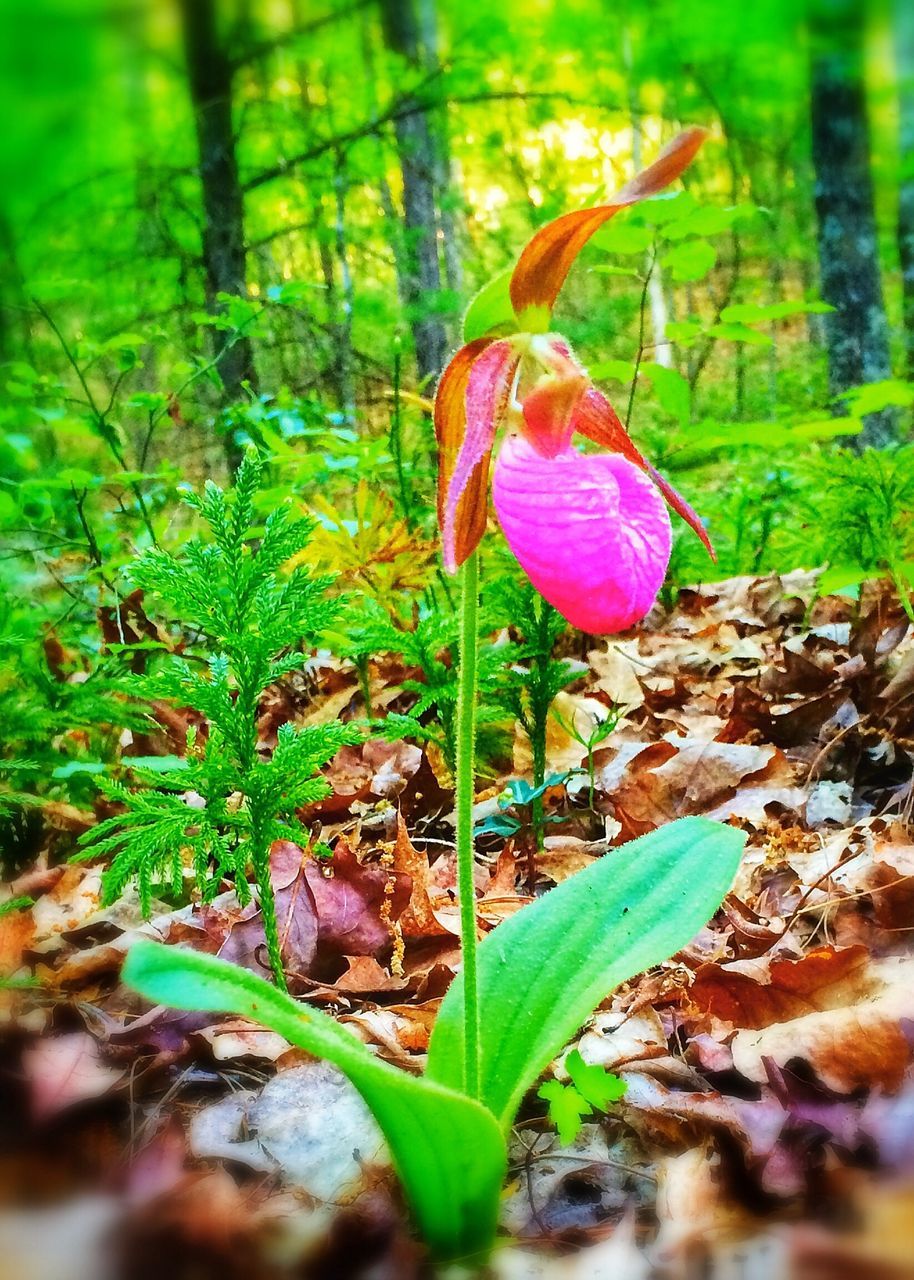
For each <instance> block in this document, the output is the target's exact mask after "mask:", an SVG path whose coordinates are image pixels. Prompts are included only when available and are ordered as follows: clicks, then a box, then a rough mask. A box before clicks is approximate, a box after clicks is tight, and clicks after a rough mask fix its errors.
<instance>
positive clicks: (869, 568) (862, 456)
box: [813, 445, 914, 621]
mask: <svg viewBox="0 0 914 1280" xmlns="http://www.w3.org/2000/svg"><path fill="white" fill-rule="evenodd" d="M813 483H814V484H815V487H816V492H817V495H818V502H817V512H816V523H815V536H816V539H817V542H818V544H819V545H820V546H821V548H822V550H823V553H824V554H823V559H827V560H828V562H829V565H830V568H829V572H828V575H827V577H826V580H825V582H824V584H823V583H820V587H819V589H820V591H827V590H829V589H835V588H838V587H842V586H848V585H852V584H854V583H855V582H859V581H861V580H862V579H863V578H865V577H870V576H872V575H873V574H880V573H887V574H889V576H890V577H891V578H892V581H893V582H894V583H895V587H896V589H897V591H898V595H899V599H900V600H901V602H902V604H903V605H904V607H905V609H906V610H907V612H908V615H909V617H911V619H912V621H914V606H912V604H911V587H910V583H911V580H912V578H914V445H905V446H902V447H899V448H896V449H865V450H864V451H863V452H862V453H851V452H850V450H848V449H836V450H835V451H834V452H833V453H831V454H826V455H823V456H822V457H821V458H820V459H819V460H818V462H817V464H816V466H815V468H814V469H813Z"/></svg>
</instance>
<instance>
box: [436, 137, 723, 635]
mask: <svg viewBox="0 0 914 1280" xmlns="http://www.w3.org/2000/svg"><path fill="white" fill-rule="evenodd" d="M705 136H706V134H705V131H704V130H703V129H687V130H686V131H685V132H684V133H681V134H679V136H678V137H677V138H675V139H674V140H673V142H671V143H670V144H669V146H667V147H666V148H665V149H664V150H663V151H662V152H661V153H660V155H659V156H658V157H657V159H656V160H655V161H654V163H653V164H652V165H651V166H650V167H649V168H647V169H645V170H644V171H643V172H642V173H640V174H638V175H637V176H636V177H635V178H634V179H633V180H632V181H631V182H630V183H628V184H627V185H626V186H625V187H623V189H622V191H620V192H619V194H618V195H617V196H615V197H613V199H612V200H611V201H610V203H609V204H606V205H601V206H599V207H597V208H593V209H582V210H579V211H578V212H576V213H568V214H565V215H563V216H562V217H560V218H556V219H555V221H553V222H550V223H548V224H547V225H546V226H545V227H541V228H540V230H539V231H538V232H537V233H536V234H535V235H534V237H533V239H532V240H531V241H530V242H529V244H528V245H527V246H526V248H525V249H524V251H523V253H522V254H521V256H520V258H519V259H518V262H517V265H516V266H515V268H514V270H513V272H512V274H511V278H510V285H509V293H510V305H511V310H512V312H513V317H514V321H515V322H516V325H517V331H516V332H514V333H512V334H511V335H510V336H508V337H496V336H493V335H491V334H490V333H487V334H485V335H483V336H479V337H473V338H472V340H471V341H469V342H467V343H466V345H465V346H463V347H461V349H460V350H459V351H458V352H457V354H456V355H455V356H454V357H453V359H452V360H451V362H450V364H449V365H448V367H447V368H446V369H445V371H444V373H443V375H442V377H441V381H440V383H439V385H438V392H437V395H436V398H435V434H436V437H437V441H438V519H439V524H440V527H441V535H442V541H443V546H444V562H445V567H446V568H447V569H448V571H449V572H451V573H453V572H455V571H456V570H457V568H458V567H459V566H460V565H461V564H462V563H463V562H464V561H465V560H466V559H467V557H468V556H469V555H470V554H471V553H472V552H473V551H474V550H475V549H476V547H477V546H478V544H479V541H480V539H481V538H482V535H483V533H484V532H485V526H486V513H487V494H488V485H489V469H490V463H491V458H492V451H493V448H494V446H495V439H496V435H497V433H498V432H499V430H500V429H501V428H502V427H506V428H507V429H508V432H509V434H508V436H507V438H506V439H505V440H504V442H503V443H502V445H501V447H500V450H499V454H498V458H497V460H496V464H495V471H494V476H493V485H492V489H493V498H494V502H495V510H496V512H497V514H498V518H499V521H500V523H501V526H502V529H503V531H504V534H505V537H506V539H507V541H508V544H509V546H510V547H511V550H512V551H513V552H514V554H515V555H516V557H517V559H518V561H519V562H520V564H521V566H522V567H523V569H524V570H525V572H526V573H527V575H528V577H529V578H530V580H531V582H532V583H533V585H534V586H535V587H536V588H537V590H538V591H540V593H541V594H542V595H543V596H544V597H545V598H546V599H547V600H548V601H549V602H550V603H551V604H553V605H554V606H555V607H556V608H557V609H558V610H559V612H560V613H562V614H563V615H564V616H565V617H566V618H567V619H568V620H569V622H571V623H572V624H573V625H574V626H576V627H579V628H580V629H581V630H584V631H590V632H594V633H600V632H613V631H621V630H624V629H625V628H626V627H629V626H631V625H632V623H634V622H636V621H638V619H639V618H642V617H643V616H644V615H645V614H646V613H647V612H648V610H649V609H650V608H651V605H652V604H653V602H654V600H655V598H656V596H657V592H658V591H659V589H660V586H661V584H662V582H663V577H664V574H665V573H666V568H667V564H668V562H669V556H670V544H671V530H670V521H669V515H668V512H667V506H666V504H669V506H671V507H672V508H673V510H674V511H676V512H677V513H678V514H679V515H681V516H682V518H683V519H684V520H685V521H686V522H687V523H688V524H689V525H690V526H691V527H692V528H693V529H694V530H695V532H696V533H697V534H698V536H699V537H700V538H701V540H702V542H703V543H704V544H705V546H706V547H707V548H708V551H709V552H710V553H711V555H712V556H713V554H714V553H713V550H712V548H711V543H710V541H709V539H708V536H707V534H706V532H705V530H704V527H703V526H702V523H701V521H700V520H699V518H698V516H697V515H696V514H695V512H694V511H693V510H692V508H691V507H690V506H689V504H688V503H687V502H686V501H685V499H684V498H682V497H681V496H680V495H679V494H678V493H677V492H676V491H675V489H673V488H672V487H671V486H670V485H669V484H668V483H667V482H666V481H665V480H664V479H663V478H662V476H660V475H659V474H658V473H657V472H656V471H655V470H654V468H653V467H652V466H651V465H650V464H649V463H648V462H647V461H646V459H645V458H643V457H642V455H641V454H640V453H639V451H638V450H637V448H636V447H635V444H634V442H633V441H632V440H631V438H630V436H629V435H628V432H627V431H626V430H625V428H624V427H623V425H622V423H621V422H620V421H619V419H618V417H617V416H616V413H615V411H614V410H613V408H612V406H611V405H610V403H609V401H608V400H607V399H606V397H605V396H604V395H603V394H602V393H601V392H600V391H598V390H597V388H596V387H595V386H594V385H593V383H592V382H591V380H590V378H589V377H588V375H587V373H586V371H585V370H584V369H583V367H582V366H581V365H580V364H579V363H578V361H577V360H576V358H575V356H574V354H573V352H572V351H571V348H570V347H569V345H568V343H567V342H566V340H565V339H564V338H563V337H562V336H561V335H560V334H557V333H552V332H549V327H550V322H551V316H552V307H553V305H554V303H555V300H556V298H557V297H558V294H559V291H560V289H561V287H562V285H563V283H564V281H565V277H566V276H567V274H568V271H569V269H570V267H571V265H572V263H573V262H574V259H575V258H576V257H577V255H578V253H579V252H580V250H581V249H582V248H583V246H584V245H585V244H586V242H587V241H588V240H589V239H590V237H591V236H592V235H593V233H594V232H595V231H597V230H598V229H599V228H600V227H601V226H602V225H603V223H605V222H606V221H607V220H608V219H609V218H611V217H612V216H613V215H614V214H615V213H617V212H618V211H619V209H622V208H625V207H626V206H627V205H630V204H635V203H637V201H639V200H642V199H644V197H645V196H649V195H653V194H655V193H656V192H658V191H660V190H662V189H663V187H665V186H667V185H668V184H669V183H670V182H672V181H673V180H674V179H675V178H677V177H678V176H679V174H681V173H682V171H683V170H684V169H685V168H686V166H687V165H688V164H689V163H690V162H691V160H692V159H693V158H694V156H695V154H696V152H697V151H698V148H699V147H700V146H701V144H702V142H703V141H704V139H705ZM575 434H577V435H582V436H585V437H586V438H587V439H589V440H591V441H593V442H595V443H596V444H598V445H600V446H602V447H603V448H604V449H606V450H608V451H609V452H608V453H602V454H584V453H582V452H581V451H580V450H579V449H578V448H577V447H576V446H575V445H574V443H573V437H574V435H575Z"/></svg>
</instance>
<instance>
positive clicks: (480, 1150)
mask: <svg viewBox="0 0 914 1280" xmlns="http://www.w3.org/2000/svg"><path fill="white" fill-rule="evenodd" d="M123 979H124V982H126V983H127V985H128V986H131V987H133V988H135V990H137V991H139V992H140V993H141V994H142V995H144V996H145V997H146V998H147V999H148V1000H152V1001H155V1002H156V1003H157V1004H167V1005H171V1006H172V1007H173V1008H176V1009H209V1010H212V1011H214V1012H220V1013H233V1014H236V1015H238V1016H240V1017H243V1018H250V1019H252V1020H253V1021H254V1022H259V1023H261V1025H263V1026H265V1027H269V1028H270V1029H271V1030H273V1031H276V1032H278V1034H279V1035H281V1036H285V1038H286V1039H287V1040H288V1041H289V1042H290V1043H291V1044H296V1045H298V1046H299V1047H300V1048H302V1049H305V1050H307V1051H308V1052H309V1053H313V1054H315V1055H316V1056H317V1057H320V1058H324V1059H326V1060H327V1061H328V1062H332V1063H333V1064H334V1066H337V1067H339V1069H340V1070H341V1071H342V1072H343V1073H344V1074H345V1075H346V1076H348V1077H349V1079H350V1080H351V1081H352V1083H353V1084H354V1085H355V1087H356V1089H358V1091H359V1093H360V1094H361V1095H362V1097H363V1098H364V1099H365V1101H366V1103H367V1104H368V1106H369V1108H370V1109H371V1111H372V1113H373V1115H374V1117H375V1119H376V1120H377V1122H378V1125H379V1126H380V1128H381V1130H382V1131H383V1133H384V1136H385V1138H386V1139H387V1143H388V1146H389V1147H390V1151H391V1155H392V1157H393V1161H394V1165H395V1167H396V1169H397V1172H398V1174H399V1175H400V1178H401V1180H402V1182H403V1187H404V1190H405V1192H406V1197H407V1199H408V1201H409V1204H410V1207H411V1208H412V1211H413V1213H414V1215H415V1218H416V1222H417V1224H418V1226H419V1229H420V1231H421V1233H422V1236H423V1238H424V1239H425V1241H426V1243H427V1244H428V1245H429V1247H430V1248H431V1249H432V1251H433V1252H434V1253H435V1255H436V1256H437V1257H438V1258H440V1259H442V1260H456V1259H470V1258H478V1257H482V1256H484V1255H485V1253H486V1252H487V1251H488V1249H489V1247H490V1245H491V1242H492V1238H493V1236H494V1233H495V1218H496V1213H497V1208H498V1197H499V1190H500V1187H501V1183H502V1180H503V1178H504V1172H505V1144H504V1140H503V1138H502V1136H501V1133H500V1132H499V1129H498V1126H497V1124H496V1123H495V1120H494V1119H493V1118H492V1116H491V1115H490V1113H489V1112H488V1111H486V1110H485V1108H484V1107H481V1106H480V1105H479V1104H478V1103H476V1102H473V1101H471V1100H470V1099H469V1098H467V1097H465V1096H464V1095H463V1094H460V1093H455V1092H453V1091H452V1090H450V1089H449V1088H447V1087H445V1086H442V1085H441V1084H438V1083H435V1082H433V1081H430V1080H426V1079H423V1078H421V1077H416V1076H410V1075H406V1074H405V1073H403V1072H401V1071H397V1070H395V1069H394V1068H393V1067H391V1066H388V1065H387V1064H386V1063H385V1062H382V1061H380V1059H378V1058H376V1057H375V1056H374V1055H373V1054H372V1053H371V1052H370V1051H369V1050H368V1049H367V1048H366V1047H365V1045H363V1044H362V1043H361V1041H359V1040H357V1039H356V1038H355V1036H353V1035H352V1034H351V1033H350V1032H348V1031H346V1030H344V1028H343V1027H341V1026H339V1024H338V1023H336V1022H334V1020H333V1019H332V1018H330V1017H328V1016H327V1015H326V1014H324V1013H321V1012H320V1011H319V1010H317V1009H311V1008H307V1007H305V1006H303V1005H300V1004H297V1003H296V1002H295V1001H294V1000H293V999H292V998H291V996H287V995H285V994H283V993H282V992H281V991H279V990H277V988H276V987H273V986H271V985H270V984H269V983H268V982H265V981H264V980H263V979H262V978H258V977H256V976H255V975H254V974H252V973H248V972H247V971H246V970H244V969H239V968H238V967H237V966H235V965H232V964H228V963H227V962H226V961H225V960H219V959H217V958H215V957H213V956H207V955H201V954H199V953H198V952H194V951H188V950H184V949H182V948H180V947H166V946H162V945H161V944H160V943H155V942H146V941H141V942H137V943H135V944H134V946H133V947H132V948H131V950H130V952H129V954H128V956H127V961H126V964H125V965H124V971H123Z"/></svg>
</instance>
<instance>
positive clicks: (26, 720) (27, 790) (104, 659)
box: [0, 594, 146, 817]
mask: <svg viewBox="0 0 914 1280" xmlns="http://www.w3.org/2000/svg"><path fill="white" fill-rule="evenodd" d="M40 622H41V619H39V626H40ZM47 626H48V630H46V632H45V635H44V637H43V640H44V642H42V639H40V638H38V637H36V634H35V632H36V619H35V617H34V613H33V616H32V617H29V611H28V610H24V609H22V608H21V607H18V606H16V605H15V604H14V602H13V600H12V596H11V594H10V595H7V596H5V597H0V724H2V725H3V726H4V733H3V741H2V743H0V817H8V816H9V815H11V814H13V813H14V812H15V811H16V810H17V809H20V808H22V807H24V806H31V805H35V804H38V803H39V802H40V799H41V797H43V796H52V795H54V794H55V793H56V794H58V795H60V796H62V797H63V798H64V799H66V800H68V801H71V802H74V803H79V802H80V801H82V800H84V799H86V797H87V795H88V794H89V793H90V791H91V788H90V787H88V786H87V780H88V778H89V776H90V773H91V771H92V770H93V769H101V768H104V767H105V766H104V763H102V762H104V761H106V760H111V759H113V758H114V755H115V752H116V749H117V739H118V737H119V735H120V733H121V732H122V731H123V730H124V729H129V728H132V729H139V728H141V727H144V726H145V724H146V713H145V711H144V708H143V706H142V704H141V703H140V701H139V700H138V698H137V697H136V690H135V689H134V688H133V687H132V683H131V681H130V678H129V673H128V670H127V667H126V664H125V659H124V656H123V655H108V656H99V655H98V653H85V652H84V653H81V654H80V653H76V654H67V653H65V652H64V650H63V647H62V646H60V645H59V643H58V642H57V639H56V637H55V635H54V634H53V632H52V631H51V630H50V629H49V628H50V621H49V620H48V623H47Z"/></svg>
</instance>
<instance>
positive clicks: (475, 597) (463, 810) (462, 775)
mask: <svg viewBox="0 0 914 1280" xmlns="http://www.w3.org/2000/svg"><path fill="white" fill-rule="evenodd" d="M460 578H461V581H460V588H461V591H460V674H459V685H458V691H457V890H458V894H459V897H460V945H461V952H462V959H463V992H464V996H463V1016H464V1032H463V1043H464V1052H463V1061H464V1091H465V1092H466V1093H467V1094H468V1096H469V1097H471V1098H478V1097H479V990H478V976H477V964H476V890H475V886H474V884H473V866H474V856H473V783H474V777H475V748H476V659H477V621H476V614H477V609H478V604H479V560H478V553H477V552H475V551H474V552H473V554H472V555H471V556H470V558H469V559H468V560H467V562H466V563H465V564H464V566H463V569H462V570H461V574H460Z"/></svg>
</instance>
